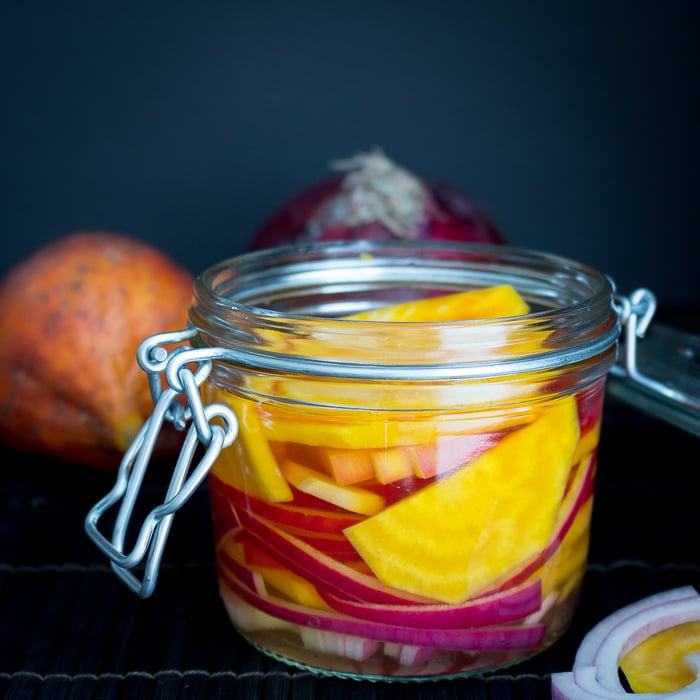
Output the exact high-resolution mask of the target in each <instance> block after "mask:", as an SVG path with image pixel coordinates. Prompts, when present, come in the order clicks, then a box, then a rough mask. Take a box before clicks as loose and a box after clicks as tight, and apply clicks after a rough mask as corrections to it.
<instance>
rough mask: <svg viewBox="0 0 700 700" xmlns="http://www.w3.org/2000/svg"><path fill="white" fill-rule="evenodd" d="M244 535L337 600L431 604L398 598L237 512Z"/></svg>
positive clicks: (405, 596)
mask: <svg viewBox="0 0 700 700" xmlns="http://www.w3.org/2000/svg"><path fill="white" fill-rule="evenodd" d="M238 516H239V518H240V519H241V522H242V523H243V525H244V527H245V528H246V530H247V532H248V534H249V535H250V536H251V537H252V538H253V539H255V541H256V542H257V544H258V546H259V547H260V548H261V549H264V550H266V551H267V552H268V553H269V554H271V555H273V556H274V557H276V558H277V559H278V560H279V562H280V563H281V564H283V565H284V566H286V567H287V568H288V569H289V570H290V571H293V572H294V573H296V574H299V575H300V576H302V577H304V578H306V579H307V580H309V581H310V582H311V583H313V584H314V585H315V586H317V587H320V586H324V587H325V588H327V589H328V590H330V591H332V592H335V593H336V594H337V595H340V596H350V597H353V598H356V599H357V600H363V601H366V602H369V603H391V604H396V605H406V604H415V603H431V602H434V601H431V600H428V599H425V598H421V597H419V596H411V595H410V594H409V593H406V594H401V595H399V594H398V593H396V592H395V591H394V590H393V589H391V588H389V587H388V586H385V585H384V584H383V583H381V581H378V580H377V579H376V578H374V577H373V576H368V575H366V574H362V573H360V572H359V571H356V570H355V569H352V568H351V567H349V566H346V565H343V564H341V563H340V562H338V561H336V560H335V559H333V558H332V557H329V556H327V555H325V554H323V553H322V552H319V551H318V550H316V549H314V548H313V547H311V546H310V545H308V544H307V543H306V542H303V541H302V540H300V539H299V538H297V537H294V536H293V535H290V534H289V533H287V532H284V531H283V530H281V529H279V528H278V527H276V526H275V525H273V524H272V523H270V522H267V521H264V520H263V518H257V517H255V516H251V515H250V514H248V513H245V512H244V511H242V510H241V511H238Z"/></svg>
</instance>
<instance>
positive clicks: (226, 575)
mask: <svg viewBox="0 0 700 700" xmlns="http://www.w3.org/2000/svg"><path fill="white" fill-rule="evenodd" d="M221 576H222V578H223V581H224V583H225V585H226V586H227V587H228V588H229V589H230V590H231V591H232V592H233V593H235V594H236V595H237V596H238V597H240V598H242V599H243V600H244V601H245V602H247V603H249V604H251V605H253V606H254V607H255V608H257V609H258V610H261V611H262V612H264V613H267V614H268V615H272V616H274V617H277V618H279V619H281V620H285V621H287V622H292V623H295V624H298V625H303V626H305V627H312V628H314V629H321V630H327V631H331V632H338V633H340V634H349V635H352V636H354V637H361V638H364V639H375V640H378V641H384V642H393V643H396V644H412V645H418V646H430V647H437V648H440V649H452V650H455V651H491V650H515V649H535V648H537V647H538V646H539V645H540V644H541V643H542V640H543V639H544V636H545V634H546V632H547V626H546V625H530V626H525V625H521V626H512V627H511V626H493V627H483V628H479V629H471V628H470V629H459V630H446V629H422V628H416V627H402V626H400V625H391V624H383V623H377V622H369V621H365V620H363V621H359V620H353V619H352V618H349V617H347V616H345V615H341V614H336V613H328V612H325V611H323V610H317V609H314V608H309V607H305V606H303V605H298V604H296V603H290V602H288V601H286V600H283V599H281V598H277V597H276V596H271V595H270V596H261V595H259V594H258V593H256V592H254V591H252V590H251V589H250V588H248V587H247V586H245V584H243V583H242V582H240V581H239V580H238V579H236V578H235V576H234V575H233V574H232V573H231V572H230V571H227V570H225V569H222V570H221Z"/></svg>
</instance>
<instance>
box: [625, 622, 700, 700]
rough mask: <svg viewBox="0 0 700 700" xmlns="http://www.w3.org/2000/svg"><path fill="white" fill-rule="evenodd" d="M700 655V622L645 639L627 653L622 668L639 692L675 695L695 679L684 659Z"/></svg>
mask: <svg viewBox="0 0 700 700" xmlns="http://www.w3.org/2000/svg"><path fill="white" fill-rule="evenodd" d="M698 653H700V620H698V621H693V622H686V623H684V624H682V625H677V626H675V627H669V628H668V629H665V630H662V631H661V632H657V633H656V634H654V635H652V636H651V637H649V638H648V639H645V640H644V641H643V642H641V643H640V644H638V645H637V646H636V647H634V649H631V650H630V651H629V652H627V654H626V655H625V656H624V657H623V658H622V660H621V661H620V668H621V669H622V672H623V673H624V674H625V678H626V679H627V682H628V683H629V685H630V687H631V688H632V690H633V691H634V692H635V693H671V692H673V691H674V690H680V689H681V688H685V686H687V685H689V684H690V683H692V682H693V681H694V680H695V677H696V676H695V673H694V672H693V671H691V669H690V667H689V666H688V664H686V663H685V661H684V660H683V657H684V656H687V655H688V654H698ZM630 697H631V698H633V697H634V695H630Z"/></svg>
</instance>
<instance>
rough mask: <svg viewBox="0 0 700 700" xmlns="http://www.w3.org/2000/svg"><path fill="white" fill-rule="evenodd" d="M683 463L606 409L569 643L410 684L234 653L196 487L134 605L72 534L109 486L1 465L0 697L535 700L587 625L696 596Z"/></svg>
mask: <svg viewBox="0 0 700 700" xmlns="http://www.w3.org/2000/svg"><path fill="white" fill-rule="evenodd" d="M697 448H698V441H697V438H695V437H693V436H691V435H689V434H687V433H684V432H682V431H680V430H678V429H676V428H674V427H672V426H669V425H667V424H665V423H662V422H661V421H657V420H654V419H652V418H649V417H646V416H644V415H642V414H640V413H639V412H637V411H634V410H633V409H627V408H625V407H622V406H619V405H615V404H610V402H609V404H608V406H607V407H606V418H605V423H604V428H603V437H602V441H601V451H600V464H599V472H598V480H597V484H596V496H595V507H594V520H593V533H592V542H591V553H590V561H589V567H588V571H587V574H586V579H585V582H584V589H583V593H582V598H581V602H580V605H579V608H578V610H577V613H576V616H575V618H574V621H573V623H572V625H571V627H570V629H569V630H568V631H567V633H566V634H565V635H564V637H563V638H562V639H561V640H560V641H559V642H558V643H557V644H556V645H555V646H554V647H552V648H551V649H550V650H548V651H547V652H545V653H543V654H541V655H539V656H538V657H536V658H534V659H531V660H529V661H527V662H524V663H522V664H519V665H517V666H513V667H511V668H510V669H508V670H507V671H499V672H496V673H493V674H488V675H485V676H483V677H478V678H466V679H459V680H449V681H447V680H446V681H427V682H420V683H417V682H411V683H384V682H369V681H352V680H344V679H338V678H331V677H323V676H315V675H313V674H310V673H307V672H304V671H301V670H296V669H294V668H291V667H288V666H286V665H283V664H281V663H278V662H277V661H275V660H273V659H270V658H268V657H267V656H265V655H264V654H262V653H260V652H258V651H256V650H255V649H253V648H251V647H250V646H249V645H248V644H246V643H245V642H244V641H243V640H242V639H241V638H240V637H239V636H238V634H237V633H236V632H235V631H234V630H233V628H232V627H231V625H230V623H229V622H228V619H227V618H226V615H225V613H224V611H223V606H222V604H221V602H220V600H219V597H218V594H217V589H216V581H215V572H214V565H213V554H212V547H213V539H212V536H211V528H210V521H209V510H208V507H209V504H208V493H207V490H206V488H204V487H203V488H201V489H200V490H199V491H198V492H197V493H196V494H195V496H194V497H193V498H192V499H191V501H190V502H188V503H187V504H186V505H185V507H184V508H183V509H182V510H181V511H180V512H179V513H178V515H177V516H176V518H175V523H174V526H173V529H172V532H171V534H170V538H169V541H168V546H167V548H166V554H165V557H164V561H163V564H162V567H161V574H160V577H159V580H158V584H157V587H156V591H155V593H154V595H153V596H152V597H151V598H149V599H148V600H140V599H139V598H137V597H136V596H135V595H134V594H133V593H131V592H130V591H129V590H127V588H126V586H125V585H124V584H123V583H122V582H121V581H120V580H119V579H118V578H117V577H116V576H115V574H114V573H113V572H112V570H111V569H110V567H109V566H108V565H107V563H106V560H105V559H104V557H103V556H102V555H101V554H100V553H99V552H98V551H97V548H96V547H95V546H94V545H93V544H92V543H91V542H90V541H89V540H88V538H87V536H86V535H85V534H84V530H83V520H84V517H85V515H86V513H87V511H88V509H89V508H90V507H91V506H92V505H93V504H94V503H95V502H96V501H97V500H98V499H99V498H101V497H102V496H103V495H104V494H105V493H107V491H108V490H109V489H110V488H111V486H112V484H113V477H112V476H110V475H105V474H100V473H96V472H93V471H90V470H86V469H80V468H74V467H69V466H66V465H57V464H53V463H48V462H47V460H37V459H32V458H29V457H27V456H25V455H16V454H12V453H9V452H4V453H2V454H0V458H1V459H2V476H1V478H0V696H2V697H6V698H18V699H21V700H25V699H31V698H37V699H41V700H44V699H48V698H56V699H58V698H76V699H79V698H80V699H82V698H141V697H143V698H188V699H189V698H280V699H282V698H284V699H285V700H290V699H296V698H299V699H300V700H301V698H304V699H308V698H333V699H334V700H343V699H345V698H348V699H349V698H376V699H382V698H398V697H401V698H415V699H416V700H422V699H426V700H427V699H438V698H439V699H441V700H448V699H452V698H460V699H464V698H466V699H470V700H471V699H472V698H474V699H478V700H511V699H514V700H515V699H518V700H538V699H539V698H542V699H548V698H550V675H551V674H552V673H554V672H558V671H566V670H569V669H570V668H571V664H572V663H573V658H574V654H575V651H576V648H577V646H578V644H579V643H580V641H581V639H582V638H583V636H584V635H585V633H586V632H587V631H588V630H589V629H590V628H591V627H592V626H593V625H594V624H595V623H596V622H597V621H598V620H600V619H602V618H603V617H604V616H606V615H608V614H610V613H611V612H613V611H614V610H616V609H617V608H619V607H621V606H622V605H625V604H627V603H630V602H633V601H634V600H637V599H639V598H641V597H644V596H646V595H650V594H651V593H654V592H656V591H659V590H664V589H667V588H672V587H675V586H680V585H688V584H690V585H694V586H696V587H697V588H698V589H700V552H699V551H698V547H697V533H698V532H699V531H700V515H699V513H700V508H698V505H699V504H700V475H699V474H698V472H697V470H696V469H694V468H693V466H692V464H691V463H690V462H685V460H684V459H683V458H682V457H681V458H679V457H678V456H679V455H681V456H682V455H692V454H697ZM164 476H165V473H164V474H163V477H164ZM157 480H158V475H157V474H156V482H157ZM157 486H159V484H158V483H154V485H153V488H154V490H155V489H156V487H157Z"/></svg>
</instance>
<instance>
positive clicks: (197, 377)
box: [85, 329, 238, 598]
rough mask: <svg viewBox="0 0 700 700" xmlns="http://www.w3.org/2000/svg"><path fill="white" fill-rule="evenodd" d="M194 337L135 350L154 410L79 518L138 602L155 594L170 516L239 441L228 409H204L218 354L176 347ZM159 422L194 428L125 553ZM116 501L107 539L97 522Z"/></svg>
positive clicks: (154, 340)
mask: <svg viewBox="0 0 700 700" xmlns="http://www.w3.org/2000/svg"><path fill="white" fill-rule="evenodd" d="M195 334H196V331H195V330H193V329H187V330H182V331H175V332H172V333H160V334H157V335H154V336H151V337H149V338H147V339H146V340H144V341H143V343H141V345H140V346H139V350H138V353H137V360H138V363H139V365H140V366H141V368H142V369H143V370H144V371H146V372H147V373H148V379H149V386H150V389H151V395H152V397H153V402H154V410H153V413H152V414H151V416H150V417H149V418H148V419H147V420H146V422H145V423H144V425H143V427H142V428H141V430H140V431H139V433H138V435H137V436H136V438H135V439H134V441H133V443H132V444H131V445H130V447H129V449H128V450H127V451H126V453H125V454H124V457H123V459H122V461H121V464H120V466H119V470H118V472H117V478H116V481H115V484H114V486H113V487H112V489H111V490H110V492H109V493H108V494H107V495H106V496H105V497H104V498H102V499H101V500H100V501H99V502H98V503H96V504H95V505H94V506H93V507H92V508H91V509H90V511H89V513H88V515H87V516H86V518H85V530H86V532H87V534H88V536H89V537H90V539H92V541H93V542H94V543H95V544H96V545H97V546H98V548H99V549H100V550H101V551H102V552H103V553H104V554H105V555H107V557H108V558H109V559H110V561H111V566H112V569H113V570H114V571H115V573H116V574H117V575H118V576H119V577H120V578H121V579H122V580H123V581H124V582H125V583H126V585H127V586H128V587H129V588H130V589H131V590H132V591H133V592H134V593H136V594H138V595H139V597H141V598H148V597H149V596H150V595H151V594H152V593H153V590H154V589H155V585H156V580H157V577H158V570H159V567H160V562H161V559H162V556H163V551H164V549H165V543H166V540H167V537H168V534H169V532H170V528H171V526H172V519H173V517H174V514H175V512H176V511H177V510H178V509H179V508H181V507H182V506H183V505H184V504H185V503H186V502H187V500H188V499H189V498H190V497H191V496H192V494H193V493H194V492H195V491H196V490H197V488H198V487H199V486H200V484H201V483H202V481H203V480H204V478H205V477H206V475H207V473H208V472H209V470H210V469H211V467H212V465H213V464H214V462H215V461H216V458H217V457H218V456H219V453H220V452H221V450H222V449H224V448H225V447H228V446H229V445H231V444H232V443H233V441H234V440H235V439H236V437H237V435H238V420H237V418H236V415H235V413H234V412H233V411H232V410H231V409H230V408H229V407H228V406H225V405H223V404H210V405H208V406H204V405H203V403H202V399H201V396H200V393H199V386H200V385H201V384H202V382H203V381H204V380H205V379H206V378H207V377H208V376H209V373H210V372H211V367H212V359H214V358H215V357H216V356H217V355H218V354H220V352H221V351H220V350H217V349H215V348H203V349H193V348H191V347H190V346H187V345H182V343H183V341H187V340H189V339H191V338H192V337H194V335H195ZM171 344H176V345H178V347H176V348H175V349H174V350H173V351H172V352H168V349H167V347H166V346H167V345H171ZM183 398H184V399H185V403H183V400H182V399H183ZM165 421H169V422H171V423H173V425H174V426H175V427H176V428H178V429H179V430H185V428H186V427H187V424H188V422H190V421H191V422H192V424H191V425H190V427H189V429H188V430H187V433H186V436H185V439H184V442H183V445H182V447H181V449H180V453H179V456H178V459H177V462H176V464H175V467H174V469H173V474H172V477H171V479H170V482H169V485H168V488H167V490H166V493H165V496H164V500H163V503H162V504H161V505H159V506H157V507H155V508H153V509H152V510H151V511H150V512H149V513H148V515H146V517H145V519H144V521H143V523H142V525H141V528H140V530H139V532H138V535H137V536H136V538H135V541H134V544H133V546H132V548H131V550H130V551H129V552H126V551H125V549H126V538H127V532H128V530H129V525H130V523H131V518H132V516H133V514H134V508H135V506H136V502H137V498H138V496H139V492H140V490H141V486H142V484H143V480H144V477H145V475H146V471H147V468H148V466H149V464H150V462H151V459H152V456H153V451H154V448H155V445H156V441H157V438H158V435H159V434H160V430H161V428H162V426H163V423H164V422H165ZM200 444H201V445H203V446H204V447H205V448H206V449H205V451H204V454H203V456H202V457H201V459H200V460H199V462H198V463H197V464H196V466H194V468H191V465H192V460H193V457H194V455H195V452H196V451H197V447H198V445H200ZM120 501H121V504H120V506H119V509H118V511H117V513H116V517H115V521H114V525H113V528H112V536H111V537H110V538H108V537H106V536H105V535H103V534H102V532H101V531H100V530H99V527H98V526H99V524H100V520H101V518H102V516H103V515H104V514H105V513H106V512H107V511H109V510H111V509H112V508H113V507H115V506H116V505H117V504H118V503H119V502H120ZM142 564H143V566H144V569H143V575H142V578H141V579H139V578H138V577H137V576H136V575H135V573H134V571H133V570H134V569H135V568H136V567H138V566H141V565H142Z"/></svg>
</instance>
